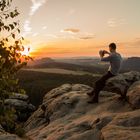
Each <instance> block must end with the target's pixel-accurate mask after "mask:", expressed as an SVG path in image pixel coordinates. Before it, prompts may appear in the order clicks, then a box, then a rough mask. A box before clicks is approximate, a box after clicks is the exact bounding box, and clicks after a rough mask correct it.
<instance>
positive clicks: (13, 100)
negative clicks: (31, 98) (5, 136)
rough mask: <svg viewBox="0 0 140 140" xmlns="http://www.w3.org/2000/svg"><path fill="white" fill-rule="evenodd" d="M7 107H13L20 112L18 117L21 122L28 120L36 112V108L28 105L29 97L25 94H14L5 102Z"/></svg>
mask: <svg viewBox="0 0 140 140" xmlns="http://www.w3.org/2000/svg"><path fill="white" fill-rule="evenodd" d="M5 105H6V106H13V107H14V108H15V110H16V111H17V112H20V113H19V114H20V115H18V119H19V120H20V121H24V120H26V119H27V118H28V117H29V116H30V115H31V113H32V112H33V111H35V106H33V105H32V104H30V103H28V96H27V95H23V94H18V93H14V94H12V95H11V96H10V97H9V99H6V100H5Z"/></svg>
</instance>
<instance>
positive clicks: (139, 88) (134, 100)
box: [127, 81, 140, 109]
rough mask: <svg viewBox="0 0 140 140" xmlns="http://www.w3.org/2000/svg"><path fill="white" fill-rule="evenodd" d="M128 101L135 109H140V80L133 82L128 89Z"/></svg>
mask: <svg viewBox="0 0 140 140" xmlns="http://www.w3.org/2000/svg"><path fill="white" fill-rule="evenodd" d="M127 96H128V101H129V103H130V104H131V106H132V107H133V108H135V109H140V81H137V82H135V83H134V84H132V85H131V86H130V87H129V89H128V91H127Z"/></svg>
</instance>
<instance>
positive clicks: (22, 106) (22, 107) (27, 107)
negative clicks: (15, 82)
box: [5, 99, 35, 111]
mask: <svg viewBox="0 0 140 140" xmlns="http://www.w3.org/2000/svg"><path fill="white" fill-rule="evenodd" d="M5 105H10V106H13V107H14V108H15V109H16V110H18V111H34V110H35V108H34V106H33V105H31V104H28V103H27V102H25V101H22V100H18V99H6V100H5Z"/></svg>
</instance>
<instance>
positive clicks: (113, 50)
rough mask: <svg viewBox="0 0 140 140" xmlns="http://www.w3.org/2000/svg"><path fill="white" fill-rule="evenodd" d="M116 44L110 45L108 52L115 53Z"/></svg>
mask: <svg viewBox="0 0 140 140" xmlns="http://www.w3.org/2000/svg"><path fill="white" fill-rule="evenodd" d="M116 48H117V47H116V44H115V43H110V44H109V51H110V52H115V51H116Z"/></svg>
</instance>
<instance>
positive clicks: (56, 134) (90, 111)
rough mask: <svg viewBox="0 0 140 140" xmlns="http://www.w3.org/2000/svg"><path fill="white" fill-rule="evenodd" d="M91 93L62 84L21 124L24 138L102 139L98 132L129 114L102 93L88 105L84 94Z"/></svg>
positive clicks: (121, 104) (78, 86)
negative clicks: (94, 101) (97, 99)
mask: <svg viewBox="0 0 140 140" xmlns="http://www.w3.org/2000/svg"><path fill="white" fill-rule="evenodd" d="M91 90H92V88H91V87H89V86H87V85H82V84H75V85H74V84H65V85H62V86H60V87H58V88H55V89H53V90H51V91H50V92H48V93H47V94H46V95H45V97H44V99H43V103H42V105H43V106H44V107H43V110H42V109H41V108H42V107H41V106H39V108H38V109H37V110H36V111H35V112H34V113H33V114H32V115H31V116H30V118H29V119H28V120H27V122H26V123H25V125H24V128H25V130H26V132H27V133H26V135H27V136H28V137H29V138H31V139H34V140H43V139H45V140H50V139H52V140H101V139H103V137H104V133H103V132H104V131H103V132H102V130H103V129H104V128H106V127H107V126H108V125H109V124H110V123H112V121H113V120H114V118H115V117H116V116H117V115H118V114H120V113H125V112H131V108H130V107H129V105H128V103H126V102H121V101H118V100H116V96H114V93H110V92H107V91H106V92H104V91H102V93H101V94H102V95H101V96H100V102H99V103H98V104H92V105H91V104H88V103H87V101H88V100H89V97H88V96H87V94H86V93H87V92H89V91H91ZM106 95H107V96H106ZM48 118H49V119H50V122H49V123H48V121H47V120H48ZM102 133H103V134H102ZM105 138H106V137H105ZM134 140H135V139H134Z"/></svg>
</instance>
